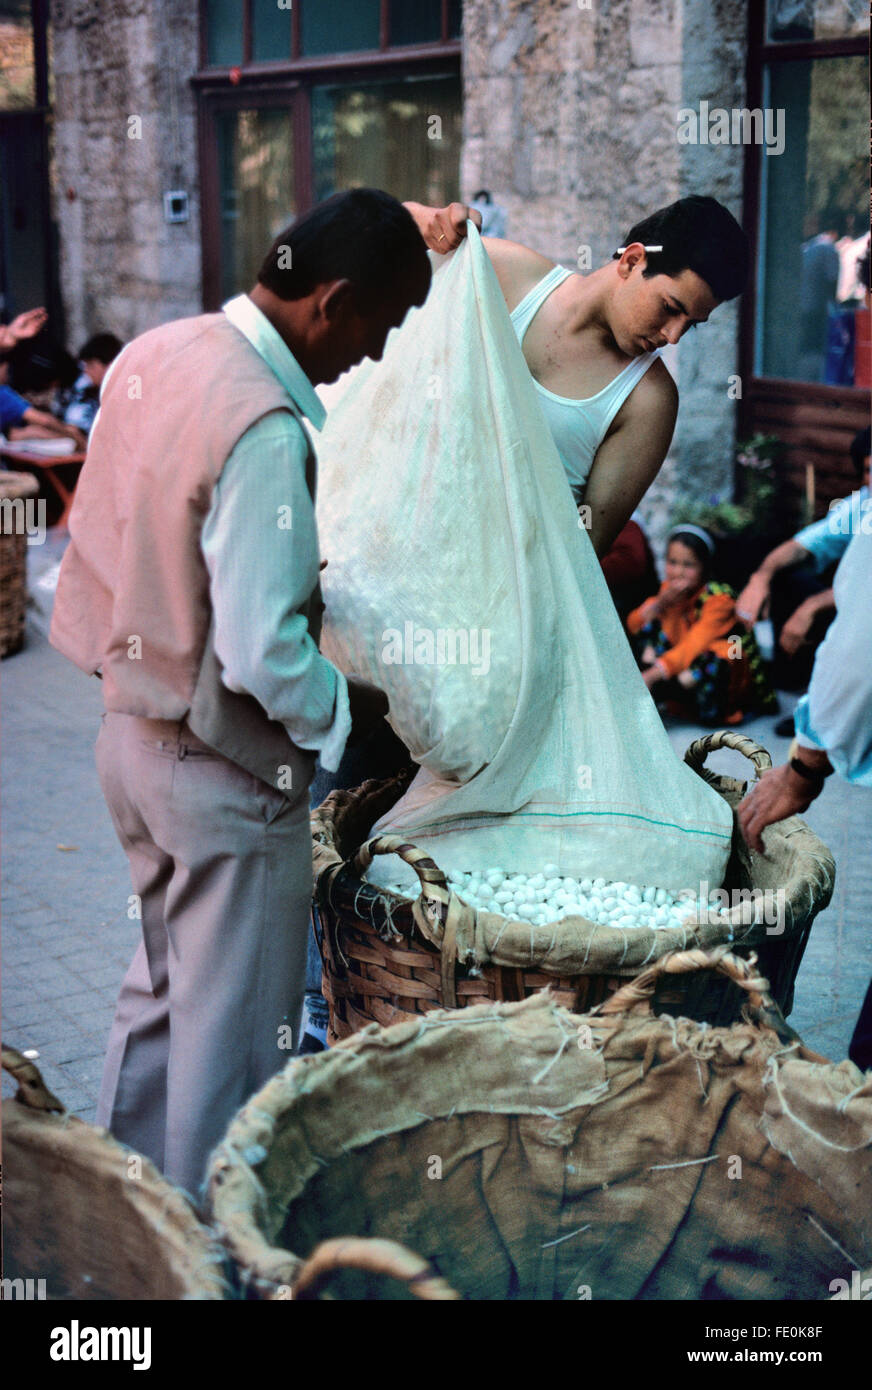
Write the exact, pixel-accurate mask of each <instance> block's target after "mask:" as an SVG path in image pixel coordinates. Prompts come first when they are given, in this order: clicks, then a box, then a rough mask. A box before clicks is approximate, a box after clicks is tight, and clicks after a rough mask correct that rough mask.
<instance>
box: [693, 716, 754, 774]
mask: <svg viewBox="0 0 872 1390" xmlns="http://www.w3.org/2000/svg"><path fill="white" fill-rule="evenodd" d="M716 748H734V749H735V750H736V752H737V753H744V755H745V757H746V758H748V759H749V761H750V762H752V763H753V764H754V780H755V782H756V780H757V778H758V777H759V776H760V774H761V772H765V771H766V770H767V768H770V767H771V766H772V759H771V757H770V756H769V754H768V752H767V751H766V749H765V748H764V747H763V746H762V744H759V743H755V742H754V740H753V739H752V738H748V736H747V735H746V734H738V733H736V732H735V730H733V729H718V730H717V731H716V732H715V733H713V734H703V736H702V738H695V739H694V741H693V743H691V744H690V746H689V747H688V749H687V752H686V753H685V755H684V761H685V762H686V763H687V765H688V767H692V768H693V770H694V772H697V773H699V775H700V776H705V775H706V774H705V773H704V771H703V764H704V763H705V760H706V758H707V757H708V755H709V753H713V752H714V751H715V749H716ZM708 775H709V776H711V775H712V774H711V773H709V774H708Z"/></svg>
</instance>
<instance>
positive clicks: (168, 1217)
mask: <svg viewBox="0 0 872 1390" xmlns="http://www.w3.org/2000/svg"><path fill="white" fill-rule="evenodd" d="M3 1066H4V1068H5V1070H7V1071H9V1072H11V1074H12V1075H13V1076H14V1077H15V1079H16V1080H17V1082H18V1084H19V1090H18V1094H17V1095H16V1097H15V1098H14V1099H10V1100H4V1101H3V1262H4V1264H3V1274H4V1277H5V1278H7V1279H24V1280H29V1279H32V1280H34V1281H37V1282H36V1283H35V1285H34V1287H35V1288H39V1284H38V1281H39V1280H45V1284H44V1286H43V1287H44V1290H45V1293H44V1296H45V1297H46V1298H47V1299H50V1300H51V1299H59V1300H66V1299H119V1300H125V1299H198V1300H199V1299H207V1300H211V1299H223V1298H227V1297H230V1296H231V1294H230V1287H229V1284H228V1282H227V1280H226V1278H225V1273H226V1265H225V1259H224V1256H223V1254H222V1252H221V1249H220V1247H219V1246H218V1245H217V1244H216V1242H215V1241H214V1240H213V1238H212V1236H211V1233H210V1232H209V1231H207V1230H206V1228H205V1227H203V1226H201V1224H200V1222H199V1221H198V1220H197V1217H196V1215H195V1213H194V1210H193V1208H192V1207H191V1205H190V1203H189V1202H188V1201H187V1199H186V1197H185V1195H184V1193H182V1192H181V1191H180V1190H179V1189H178V1188H176V1187H174V1186H173V1185H172V1184H171V1183H169V1182H167V1180H166V1179H165V1178H164V1177H162V1176H161V1174H160V1173H159V1172H158V1171H157V1169H156V1168H155V1166H154V1164H152V1163H151V1162H150V1161H149V1160H148V1159H147V1158H142V1157H140V1156H139V1155H138V1154H134V1153H133V1152H132V1151H131V1150H130V1149H126V1148H122V1146H121V1145H120V1144H118V1143H116V1141H115V1140H114V1139H113V1138H112V1136H111V1135H110V1134H107V1132H106V1131H105V1130H103V1129H96V1128H94V1127H92V1126H91V1125H87V1124H85V1123H84V1122H83V1121H82V1120H78V1119H76V1117H75V1116H73V1115H69V1114H67V1113H65V1112H64V1110H63V1106H62V1105H61V1103H60V1101H58V1100H57V1099H56V1098H55V1096H53V1095H52V1094H51V1092H50V1091H48V1090H46V1087H45V1085H44V1084H43V1081H42V1077H41V1076H40V1074H39V1071H38V1069H37V1068H36V1067H35V1066H34V1065H33V1063H32V1062H28V1061H27V1059H26V1058H25V1057H23V1056H22V1055H21V1053H20V1052H16V1051H15V1050H14V1049H13V1048H7V1047H4V1048H3ZM38 1296H39V1297H43V1294H42V1293H40V1294H38Z"/></svg>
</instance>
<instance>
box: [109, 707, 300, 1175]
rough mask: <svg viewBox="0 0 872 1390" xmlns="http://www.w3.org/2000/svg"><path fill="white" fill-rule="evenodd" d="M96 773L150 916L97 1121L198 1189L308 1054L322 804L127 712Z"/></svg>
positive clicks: (182, 729)
mask: <svg viewBox="0 0 872 1390" xmlns="http://www.w3.org/2000/svg"><path fill="white" fill-rule="evenodd" d="M97 769H98V772H99V776H100V783H101V786H102V788H103V794H104V796H105V798H106V802H107V804H108V806H109V810H110V813H111V815H112V820H113V822H114V825H115V829H116V831H117V833H118V837H119V839H120V841H121V844H122V845H123V847H124V849H125V851H126V853H127V857H128V860H129V861H130V872H131V878H132V883H133V891H134V893H135V894H136V895H138V898H139V905H140V911H141V925H142V939H141V941H140V943H139V947H138V949H137V951H136V954H135V955H134V957H133V961H132V963H131V965H130V968H129V970H128V972H127V974H126V976H125V978H124V982H123V984H122V986H121V992H120V994H119V996H118V1003H117V1005H116V1009H115V1018H114V1021H113V1023H112V1029H111V1032H110V1036H109V1045H108V1050H107V1055H106V1062H105V1069H104V1073H103V1082H102V1087H101V1091H100V1099H99V1103H98V1108H97V1123H98V1124H101V1125H104V1126H105V1127H106V1128H107V1129H109V1130H111V1132H112V1133H113V1134H114V1135H115V1137H116V1138H117V1139H119V1140H121V1142H122V1143H124V1144H128V1145H129V1146H130V1147H131V1148H133V1149H135V1150H136V1151H137V1152H139V1153H142V1154H145V1155H147V1156H148V1157H149V1158H151V1159H152V1160H153V1161H154V1162H155V1163H156V1164H157V1166H158V1167H159V1168H161V1169H162V1170H163V1172H164V1173H165V1174H166V1176H167V1177H168V1178H170V1179H171V1180H172V1181H173V1182H176V1183H178V1184H179V1185H180V1186H181V1187H184V1188H186V1189H187V1191H188V1192H189V1193H191V1194H192V1195H194V1196H197V1195H198V1193H199V1188H200V1184H201V1183H202V1180H203V1178H204V1176H205V1167H206V1160H207V1157H208V1155H209V1153H210V1151H211V1150H212V1148H214V1146H215V1145H216V1144H217V1143H218V1141H219V1140H220V1139H221V1138H222V1137H223V1135H224V1132H225V1130H226V1128H227V1125H228V1122H229V1121H230V1119H231V1118H232V1117H233V1115H234V1114H235V1112H236V1110H237V1109H238V1108H239V1107H240V1106H241V1105H242V1104H243V1102H244V1101H246V1100H247V1099H248V1098H249V1097H250V1096H251V1095H252V1093H253V1092H254V1091H256V1090H257V1089H258V1088H259V1087H260V1086H262V1085H263V1083H264V1082H265V1081H267V1080H268V1078H269V1077H270V1076H272V1075H273V1073H275V1072H276V1071H278V1070H280V1068H281V1067H282V1066H284V1064H285V1063H286V1062H287V1061H288V1060H289V1059H290V1058H291V1057H292V1056H293V1053H294V1051H295V1050H296V1044H297V1040H298V1031H299V1022H300V1012H301V1008H302V1000H303V990H304V983H305V968H306V941H307V934H308V924H309V911H310V906H311V896H312V843H311V837H310V831H309V810H308V797H307V795H306V789H305V788H302V789H301V790H300V793H299V796H298V799H297V800H295V801H294V802H291V801H289V800H288V799H287V798H286V797H285V796H283V795H282V793H281V792H279V791H277V790H276V789H274V788H272V787H270V786H268V785H267V784H266V783H265V782H261V781H260V779H259V778H256V777H254V776H253V775H252V774H250V773H248V772H245V771H244V770H243V769H242V768H240V767H238V766H237V765H236V764H235V763H231V762H229V761H228V760H227V759H226V758H223V757H222V756H221V755H220V754H218V753H216V752H214V750H212V749H210V748H208V747H207V746H206V745H205V744H204V743H202V742H201V741H200V740H199V739H197V738H196V736H194V735H193V734H191V733H190V732H189V731H188V730H187V728H186V726H185V725H184V724H182V725H180V724H179V723H178V722H163V721H159V720H150V719H139V718H136V717H134V716H131V715H126V714H111V713H110V714H105V715H104V716H103V723H102V727H101V729H100V733H99V736H98V738H97ZM135 907H136V900H135V899H134V908H135ZM288 1025H290V1030H289V1027H288ZM291 1031H292V1036H291Z"/></svg>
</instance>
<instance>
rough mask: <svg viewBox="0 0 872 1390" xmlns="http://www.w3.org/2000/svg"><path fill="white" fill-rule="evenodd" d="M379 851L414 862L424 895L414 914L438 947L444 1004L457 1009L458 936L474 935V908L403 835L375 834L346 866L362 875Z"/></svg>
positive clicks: (423, 930)
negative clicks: (454, 891)
mask: <svg viewBox="0 0 872 1390" xmlns="http://www.w3.org/2000/svg"><path fill="white" fill-rule="evenodd" d="M376 854H398V855H399V856H400V858H401V859H404V860H405V862H406V863H407V864H411V866H412V868H413V869H414V870H415V873H416V874H417V875H418V878H419V879H420V881H421V896H420V898H419V899H418V900H417V901H416V902H415V903H414V904H413V906H412V916H413V918H414V920H415V922H416V923H417V925H418V927H419V929H420V931H421V934H422V935H423V936H425V937H426V938H427V940H428V941H431V942H432V943H433V945H434V946H436V947H438V949H439V958H440V960H439V964H440V973H441V976H442V1003H443V1006H444V1007H445V1008H446V1009H456V1008H457V980H456V974H457V938H458V935H462V936H465V935H467V934H468V933H469V932H470V931H471V932H472V934H473V935H475V923H476V920H477V918H476V912H475V909H474V908H471V907H470V906H469V904H468V903H465V902H464V901H463V900H462V899H461V898H459V897H458V896H457V894H456V893H453V892H452V891H451V889H450V888H449V887H448V883H447V880H446V878H445V875H444V873H443V872H442V870H441V869H440V868H439V865H438V864H437V863H436V862H435V860H433V859H431V858H430V856H429V854H427V853H426V851H425V850H422V849H419V848H418V847H417V845H412V844H409V842H408V841H407V840H404V839H403V838H402V836H401V835H376V836H374V838H373V839H371V840H367V841H366V843H365V844H363V845H361V847H360V849H359V850H358V851H357V854H356V855H355V856H354V858H353V859H352V860H350V861H349V863H348V864H347V865H346V866H345V867H346V868H348V869H350V871H351V872H352V873H353V874H356V875H358V877H363V874H364V873H365V871H366V870H367V869H368V868H369V866H370V864H371V863H372V861H373V857H374V856H375V855H376Z"/></svg>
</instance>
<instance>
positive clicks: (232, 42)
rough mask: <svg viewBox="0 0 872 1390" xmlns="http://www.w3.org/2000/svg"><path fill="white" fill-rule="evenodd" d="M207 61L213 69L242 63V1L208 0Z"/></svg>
mask: <svg viewBox="0 0 872 1390" xmlns="http://www.w3.org/2000/svg"><path fill="white" fill-rule="evenodd" d="M206 60H207V62H208V64H209V66H210V67H212V68H229V67H235V65H236V64H237V63H241V62H242V3H241V0H206Z"/></svg>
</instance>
